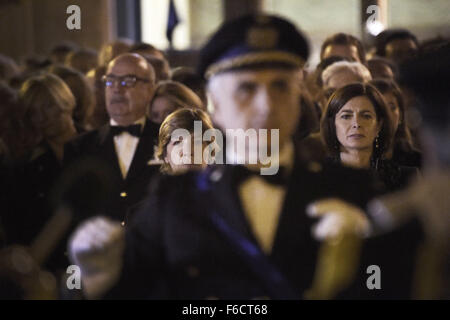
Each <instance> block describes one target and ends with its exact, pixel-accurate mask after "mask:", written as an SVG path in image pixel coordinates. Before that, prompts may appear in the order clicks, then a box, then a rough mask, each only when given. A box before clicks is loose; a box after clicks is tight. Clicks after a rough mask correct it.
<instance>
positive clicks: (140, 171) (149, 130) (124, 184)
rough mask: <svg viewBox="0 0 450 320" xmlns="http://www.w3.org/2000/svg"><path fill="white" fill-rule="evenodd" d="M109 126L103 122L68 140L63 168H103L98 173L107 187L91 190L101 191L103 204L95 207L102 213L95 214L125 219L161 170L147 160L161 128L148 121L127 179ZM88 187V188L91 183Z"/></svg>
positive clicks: (100, 196) (150, 155)
mask: <svg viewBox="0 0 450 320" xmlns="http://www.w3.org/2000/svg"><path fill="white" fill-rule="evenodd" d="M110 128H111V127H110V125H109V124H107V125H104V126H103V127H101V128H100V129H98V130H95V131H91V132H87V133H85V134H82V135H81V136H79V137H77V138H76V139H75V140H73V141H71V142H69V143H68V144H67V145H66V146H65V150H64V167H65V170H66V171H70V170H71V168H74V167H76V165H77V164H80V163H83V164H84V165H85V164H86V163H88V164H89V165H90V166H92V167H96V168H97V169H98V170H97V172H100V171H101V172H102V175H99V178H101V179H103V180H104V181H103V183H102V184H99V185H101V186H102V187H103V188H104V190H92V193H93V194H99V196H98V199H97V200H98V201H99V202H101V204H98V205H97V206H96V207H99V208H100V209H99V210H100V211H101V212H96V213H93V214H104V215H106V216H108V217H111V218H113V219H116V220H120V221H124V220H125V218H126V213H127V210H128V209H129V208H130V207H131V206H133V205H135V204H136V203H138V202H139V201H141V200H142V198H143V197H144V195H145V194H146V191H147V186H148V183H149V181H150V179H151V177H152V176H153V175H154V174H155V172H157V171H158V170H159V167H157V166H149V165H148V161H149V160H151V159H152V158H153V154H154V146H155V144H156V143H157V139H158V131H159V127H158V125H156V124H154V123H153V122H151V121H150V120H148V119H147V120H146V122H145V126H144V129H143V132H142V135H141V137H140V139H139V143H138V145H137V147H136V150H135V153H134V156H133V160H132V162H131V165H130V168H129V170H128V174H127V176H126V178H125V179H124V178H123V176H122V173H121V171H120V167H119V161H118V156H117V154H116V151H115V146H114V137H113V135H112V134H111V132H110V131H111V130H110ZM86 187H87V188H88V187H89V185H87V186H86ZM105 194H106V195H105ZM91 198H92V195H91ZM92 201H95V199H93V200H92ZM79 214H81V215H82V214H83V213H82V212H80V213H79ZM84 218H86V217H84Z"/></svg>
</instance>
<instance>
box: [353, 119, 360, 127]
mask: <svg viewBox="0 0 450 320" xmlns="http://www.w3.org/2000/svg"><path fill="white" fill-rule="evenodd" d="M352 126H353V128H360V127H361V125H360V124H359V119H358V117H354V118H353V123H352Z"/></svg>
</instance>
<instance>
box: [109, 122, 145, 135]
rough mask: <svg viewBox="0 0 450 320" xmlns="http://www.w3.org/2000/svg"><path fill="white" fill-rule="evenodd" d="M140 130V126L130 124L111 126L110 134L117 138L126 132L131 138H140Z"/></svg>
mask: <svg viewBox="0 0 450 320" xmlns="http://www.w3.org/2000/svg"><path fill="white" fill-rule="evenodd" d="M141 128H142V125H140V124H132V125H130V126H126V127H125V126H111V134H112V135H113V136H117V135H119V134H121V133H122V132H128V133H129V134H131V135H132V136H135V137H137V138H139V137H140V136H141Z"/></svg>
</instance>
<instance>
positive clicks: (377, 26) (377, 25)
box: [366, 20, 384, 37]
mask: <svg viewBox="0 0 450 320" xmlns="http://www.w3.org/2000/svg"><path fill="white" fill-rule="evenodd" d="M366 30H367V32H368V33H370V34H371V35H373V36H374V37H376V36H377V35H378V34H379V33H380V32H381V31H383V30H384V25H383V24H382V23H381V22H380V21H378V20H375V21H373V22H372V21H371V22H367V23H366Z"/></svg>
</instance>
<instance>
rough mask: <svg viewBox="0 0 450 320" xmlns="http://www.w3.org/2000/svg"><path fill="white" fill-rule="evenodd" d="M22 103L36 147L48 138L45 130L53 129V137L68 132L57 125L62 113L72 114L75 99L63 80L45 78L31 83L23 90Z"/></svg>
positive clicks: (40, 76) (20, 98)
mask: <svg viewBox="0 0 450 320" xmlns="http://www.w3.org/2000/svg"><path fill="white" fill-rule="evenodd" d="M19 100H20V102H21V104H22V107H23V118H24V121H25V123H26V125H27V128H28V129H29V134H30V135H33V137H34V140H35V144H36V145H37V144H39V143H40V142H41V141H42V140H45V139H46V138H48V137H47V136H46V134H47V133H46V129H47V128H49V127H52V128H54V134H55V135H57V134H58V133H60V132H61V133H62V132H63V130H64V129H65V128H63V127H61V126H60V125H59V124H58V123H55V122H56V119H57V117H58V116H60V114H61V113H64V112H69V113H72V112H73V109H74V108H75V98H74V96H73V94H72V92H71V91H70V89H69V87H68V86H67V85H66V84H65V82H64V81H63V80H61V78H59V77H58V76H56V75H53V74H43V75H38V76H35V77H32V78H30V79H28V80H27V81H26V82H25V83H24V84H23V85H22V87H21V88H20V91H19Z"/></svg>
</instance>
